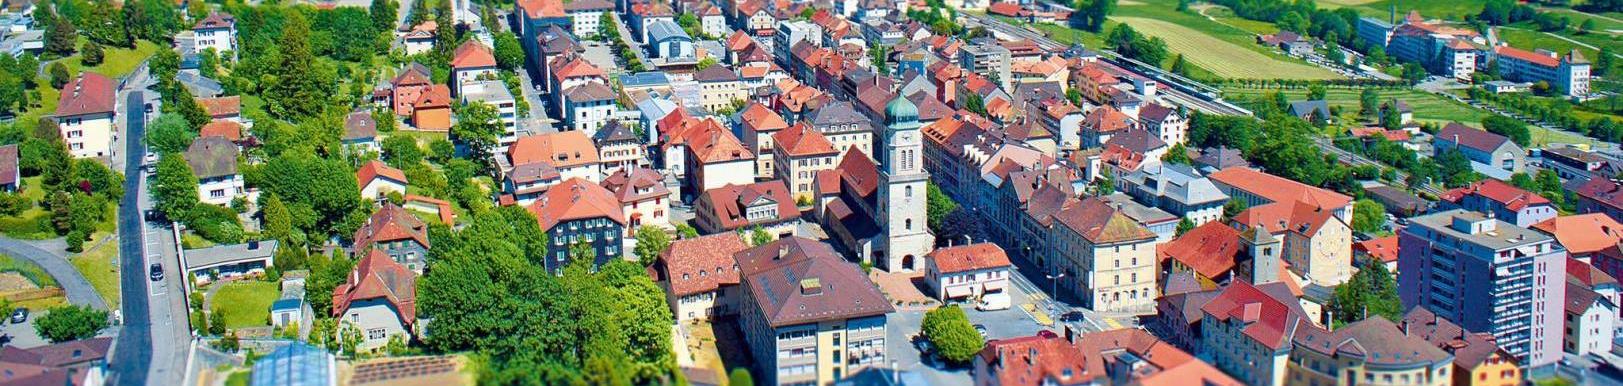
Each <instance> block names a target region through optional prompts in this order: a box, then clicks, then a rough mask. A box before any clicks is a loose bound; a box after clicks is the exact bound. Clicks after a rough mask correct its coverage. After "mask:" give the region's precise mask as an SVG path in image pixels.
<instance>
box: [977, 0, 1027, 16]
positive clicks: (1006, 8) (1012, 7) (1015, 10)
mask: <svg viewBox="0 0 1623 386" xmlns="http://www.w3.org/2000/svg"><path fill="white" fill-rule="evenodd" d="M1020 11H1021V9H1020V4H1016V3H1002V2H999V3H992V6H990V7H986V13H990V14H993V15H1003V16H1011V17H1014V16H1020Z"/></svg>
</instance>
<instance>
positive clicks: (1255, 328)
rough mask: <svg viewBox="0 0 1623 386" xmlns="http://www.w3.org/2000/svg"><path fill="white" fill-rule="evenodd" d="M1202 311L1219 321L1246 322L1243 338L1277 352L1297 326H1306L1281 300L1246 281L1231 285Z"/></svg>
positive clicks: (1301, 316)
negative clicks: (1236, 320) (1234, 320)
mask: <svg viewBox="0 0 1623 386" xmlns="http://www.w3.org/2000/svg"><path fill="white" fill-rule="evenodd" d="M1200 309H1201V312H1204V313H1205V314H1206V315H1211V316H1212V317H1215V318H1217V320H1219V321H1228V320H1231V319H1239V320H1240V321H1242V322H1244V326H1243V327H1241V328H1242V330H1241V333H1242V334H1244V335H1245V336H1246V337H1248V338H1250V339H1251V340H1252V341H1254V342H1255V343H1257V344H1260V345H1262V346H1263V347H1267V348H1270V349H1275V350H1278V349H1281V348H1284V347H1285V345H1288V344H1290V341H1291V339H1290V338H1291V335H1292V334H1293V333H1294V332H1295V329H1296V327H1297V323H1299V322H1304V323H1305V321H1306V319H1307V318H1306V316H1305V315H1300V314H1298V313H1297V312H1296V311H1295V310H1294V309H1293V308H1291V307H1289V306H1287V305H1286V304H1285V303H1284V302H1283V301H1280V299H1276V298H1274V297H1273V296H1270V295H1269V294H1268V293H1266V292H1263V291H1262V290H1261V289H1258V288H1257V287H1255V286H1252V285H1251V284H1250V283H1246V282H1244V281H1234V282H1232V283H1230V284H1229V285H1228V287H1224V288H1223V290H1222V292H1221V293H1219V294H1218V295H1217V297H1216V298H1212V300H1211V301H1209V302H1206V305H1205V306H1202V307H1201V308H1200ZM1213 327H1214V328H1215V326H1213Z"/></svg>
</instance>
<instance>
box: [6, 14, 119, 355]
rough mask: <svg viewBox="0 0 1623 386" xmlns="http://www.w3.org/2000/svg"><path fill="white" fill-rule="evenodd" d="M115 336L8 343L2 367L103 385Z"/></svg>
mask: <svg viewBox="0 0 1623 386" xmlns="http://www.w3.org/2000/svg"><path fill="white" fill-rule="evenodd" d="M30 7H31V6H30ZM115 339H116V337H112V336H103V337H97V338H89V339H79V340H71V341H66V342H60V343H54V344H48V345H42V346H38V347H31V348H26V349H25V348H21V347H18V346H16V345H7V346H6V347H5V348H4V349H3V350H4V351H0V369H3V371H4V372H5V374H6V377H5V381H6V384H11V385H71V386H99V385H103V384H106V383H107V371H108V368H107V363H108V359H109V356H111V354H112V353H113V340H115Z"/></svg>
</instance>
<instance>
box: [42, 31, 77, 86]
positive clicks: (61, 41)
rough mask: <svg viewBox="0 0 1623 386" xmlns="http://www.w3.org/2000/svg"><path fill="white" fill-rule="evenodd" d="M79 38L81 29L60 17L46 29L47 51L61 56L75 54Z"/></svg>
mask: <svg viewBox="0 0 1623 386" xmlns="http://www.w3.org/2000/svg"><path fill="white" fill-rule="evenodd" d="M78 39H79V31H78V30H77V29H75V28H73V23H72V22H69V21H68V20H66V19H60V18H59V19H57V20H56V22H55V23H51V26H50V29H47V30H45V52H46V53H48V54H51V55H56V56H59V57H64V56H68V55H73V52H74V51H75V49H74V46H76V45H77V41H78ZM58 87H60V86H58Z"/></svg>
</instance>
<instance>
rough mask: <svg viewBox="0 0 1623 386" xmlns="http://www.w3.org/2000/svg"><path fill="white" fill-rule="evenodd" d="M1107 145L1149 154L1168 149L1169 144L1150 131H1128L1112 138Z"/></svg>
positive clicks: (1106, 142)
mask: <svg viewBox="0 0 1623 386" xmlns="http://www.w3.org/2000/svg"><path fill="white" fill-rule="evenodd" d="M1105 145H1107V146H1108V145H1117V146H1121V147H1124V148H1127V150H1131V151H1133V152H1134V153H1146V154H1147V153H1149V152H1151V151H1154V150H1156V149H1160V148H1163V147H1166V146H1167V143H1166V142H1162V141H1161V136H1159V135H1155V134H1152V133H1150V132H1149V130H1140V129H1128V130H1127V131H1124V132H1121V133H1117V134H1116V135H1113V136H1110V140H1109V141H1105Z"/></svg>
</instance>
